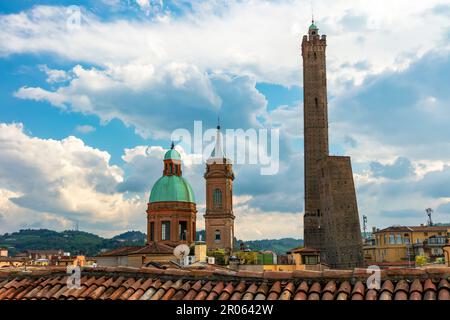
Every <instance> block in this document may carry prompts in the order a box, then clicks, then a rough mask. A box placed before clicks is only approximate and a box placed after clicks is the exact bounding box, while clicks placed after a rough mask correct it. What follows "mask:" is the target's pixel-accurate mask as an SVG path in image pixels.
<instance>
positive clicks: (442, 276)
mask: <svg viewBox="0 0 450 320" xmlns="http://www.w3.org/2000/svg"><path fill="white" fill-rule="evenodd" d="M65 271H66V270H65V268H41V269H35V270H32V271H31V272H28V273H24V272H23V271H21V270H13V271H12V270H9V271H6V270H0V300H20V299H26V300H42V299H43V300H47V299H64V300H80V299H81V300H97V299H100V300H408V299H410V300H450V284H449V281H450V268H449V267H443V268H422V269H392V270H389V269H388V270H382V271H381V279H382V281H381V288H380V289H378V290H375V289H368V288H367V286H366V280H367V277H368V275H369V273H367V271H368V270H366V269H355V270H324V271H293V272H273V271H265V272H249V271H239V272H235V271H232V270H227V269H225V268H220V267H216V266H207V267H206V268H203V269H202V268H195V269H192V268H191V269H180V268H166V269H159V268H154V267H144V268H139V269H138V268H120V267H119V268H85V269H83V270H82V272H81V287H80V288H78V289H69V288H68V287H67V284H66V282H67V278H68V275H67V274H66V272H65Z"/></svg>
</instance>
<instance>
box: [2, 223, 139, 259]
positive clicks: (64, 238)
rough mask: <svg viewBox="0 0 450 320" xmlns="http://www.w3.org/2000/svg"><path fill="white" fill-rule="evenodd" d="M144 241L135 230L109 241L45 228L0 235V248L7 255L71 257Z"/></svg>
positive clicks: (95, 253) (79, 232)
mask: <svg viewBox="0 0 450 320" xmlns="http://www.w3.org/2000/svg"><path fill="white" fill-rule="evenodd" d="M145 239H146V235H145V234H144V233H142V232H139V231H129V232H126V233H123V234H120V235H117V236H115V237H113V238H111V239H105V238H102V237H100V236H98V235H95V234H92V233H88V232H84V231H69V230H67V231H63V232H56V231H52V230H46V229H39V230H32V229H26V230H20V231H19V232H14V233H6V234H4V235H2V236H0V247H6V248H8V249H9V251H10V254H11V255H14V254H16V253H19V252H23V251H25V250H32V249H34V250H48V249H56V250H59V249H61V250H63V251H66V252H70V253H71V254H72V255H76V254H83V255H87V256H94V255H97V254H98V253H99V252H101V250H105V249H106V250H109V249H114V248H118V247H124V246H136V245H144V244H145Z"/></svg>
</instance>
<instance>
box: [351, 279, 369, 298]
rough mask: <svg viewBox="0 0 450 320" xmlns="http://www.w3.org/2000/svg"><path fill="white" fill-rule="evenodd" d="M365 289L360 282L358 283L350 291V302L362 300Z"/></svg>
mask: <svg viewBox="0 0 450 320" xmlns="http://www.w3.org/2000/svg"><path fill="white" fill-rule="evenodd" d="M365 291H366V288H365V287H364V284H363V283H362V282H361V281H358V282H356V283H355V285H354V286H353V290H352V300H364V294H365Z"/></svg>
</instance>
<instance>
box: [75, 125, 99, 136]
mask: <svg viewBox="0 0 450 320" xmlns="http://www.w3.org/2000/svg"><path fill="white" fill-rule="evenodd" d="M75 130H76V131H78V132H79V133H83V134H87V133H91V132H94V131H95V128H94V127H93V126H90V125H78V126H76V127H75Z"/></svg>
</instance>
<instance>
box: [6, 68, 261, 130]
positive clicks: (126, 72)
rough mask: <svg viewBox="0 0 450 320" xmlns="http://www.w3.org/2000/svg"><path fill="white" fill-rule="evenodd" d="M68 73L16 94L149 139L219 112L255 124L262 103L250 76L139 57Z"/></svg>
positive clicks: (228, 119) (239, 123)
mask: <svg viewBox="0 0 450 320" xmlns="http://www.w3.org/2000/svg"><path fill="white" fill-rule="evenodd" d="M72 73H73V79H72V80H71V81H70V82H69V84H68V85H66V86H65V85H63V86H60V87H58V88H57V89H56V90H54V91H51V90H45V89H42V88H29V87H22V88H20V89H19V90H18V91H17V92H16V93H15V96H16V97H18V98H21V99H30V100H35V101H48V102H49V103H51V104H52V105H54V106H55V107H59V108H63V109H66V108H70V110H71V111H76V112H80V113H82V114H86V115H90V114H94V115H97V116H98V117H99V118H100V119H101V120H102V121H103V122H104V123H106V122H108V121H110V120H112V119H119V120H121V121H122V122H124V123H125V124H126V125H129V126H133V127H135V128H136V132H137V133H139V134H140V135H142V136H144V137H147V136H152V137H154V138H161V137H164V138H168V137H169V134H170V132H171V131H173V130H175V129H178V128H191V127H193V123H194V120H209V121H210V123H215V119H216V118H217V115H219V114H220V115H221V118H222V120H223V122H224V123H227V124H229V126H231V125H233V126H235V127H240V128H248V127H254V126H257V121H256V116H257V115H258V113H262V112H263V110H264V108H265V106H266V100H265V98H264V96H263V95H261V94H260V93H259V92H258V91H257V90H256V88H255V81H254V80H252V79H251V78H248V77H232V76H228V75H218V74H207V73H202V72H200V70H198V69H197V68H196V67H195V66H192V65H186V64H178V63H170V64H169V65H153V64H151V63H148V62H143V61H141V62H135V63H130V64H127V65H122V66H112V65H111V66H110V67H109V68H107V69H104V70H101V69H97V68H89V69H85V68H83V67H82V66H80V65H78V66H75V67H74V68H73V70H72ZM174 110H177V116H176V117H174Z"/></svg>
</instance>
